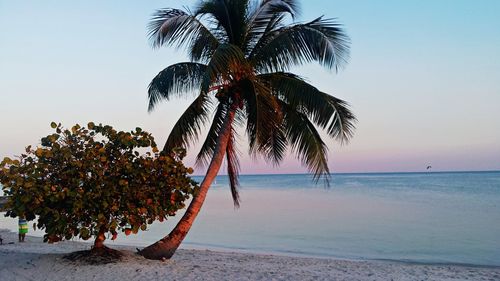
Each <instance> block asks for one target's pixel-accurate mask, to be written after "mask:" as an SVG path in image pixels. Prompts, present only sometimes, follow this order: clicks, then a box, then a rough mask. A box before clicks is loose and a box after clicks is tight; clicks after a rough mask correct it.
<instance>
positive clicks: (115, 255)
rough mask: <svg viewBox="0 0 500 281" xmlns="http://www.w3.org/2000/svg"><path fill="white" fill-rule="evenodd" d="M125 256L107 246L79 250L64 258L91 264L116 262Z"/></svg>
mask: <svg viewBox="0 0 500 281" xmlns="http://www.w3.org/2000/svg"><path fill="white" fill-rule="evenodd" d="M122 257H123V253H122V252H120V251H118V250H113V249H111V248H108V247H106V246H104V247H100V248H92V249H91V250H86V251H78V252H73V253H69V254H67V255H65V256H64V257H63V258H64V259H66V260H69V261H73V262H81V263H86V264H90V265H99V264H108V263H116V262H118V261H120V260H121V259H122Z"/></svg>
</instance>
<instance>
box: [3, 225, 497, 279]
mask: <svg viewBox="0 0 500 281" xmlns="http://www.w3.org/2000/svg"><path fill="white" fill-rule="evenodd" d="M0 235H1V236H2V237H3V238H4V243H9V242H15V243H14V244H6V245H5V244H4V245H2V246H0V280H1V281H9V280H50V281H52V280H71V281H77V280H209V281H210V280H214V281H215V280H492V281H493V280H500V267H474V266H460V265H423V264H409V263H400V262H387V261H348V260H336V259H318V258H297V257H286V256H273V255H257V254H248V253H229V252H215V251H208V250H183V249H181V250H179V251H178V252H177V253H176V255H175V256H174V257H173V259H171V260H168V261H164V262H162V261H152V260H146V259H144V258H142V257H140V256H138V255H136V254H135V253H134V251H135V250H134V248H132V247H126V246H122V247H120V246H118V247H117V246H114V247H113V248H115V249H120V250H123V251H124V252H125V257H124V259H123V261H121V262H118V263H114V264H106V265H86V264H82V263H80V262H69V261H67V260H65V259H63V258H62V257H63V255H64V254H66V253H70V252H73V251H78V250H85V249H89V247H90V245H89V244H87V243H81V242H73V241H65V242H61V243H58V244H55V245H49V244H46V243H42V240H41V238H39V237H31V236H29V237H26V242H25V243H17V234H15V233H12V232H9V231H7V230H0Z"/></svg>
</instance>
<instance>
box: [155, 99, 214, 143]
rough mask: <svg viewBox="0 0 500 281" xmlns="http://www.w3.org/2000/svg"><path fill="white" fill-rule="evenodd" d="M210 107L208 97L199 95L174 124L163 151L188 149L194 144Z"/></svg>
mask: <svg viewBox="0 0 500 281" xmlns="http://www.w3.org/2000/svg"><path fill="white" fill-rule="evenodd" d="M210 105H211V103H210V100H209V97H208V95H206V94H204V93H202V94H200V95H199V96H198V97H197V98H196V99H195V100H194V101H193V102H192V103H191V105H190V106H189V107H188V108H187V109H186V111H184V113H183V114H182V115H181V117H180V118H179V120H177V122H176V123H175V125H174V127H173V128H172V131H171V132H170V135H169V136H168V139H167V142H166V143H165V146H164V148H163V150H164V151H170V150H171V149H172V148H175V147H183V148H188V147H189V146H190V144H192V143H193V142H196V141H197V140H198V136H199V133H200V131H201V130H202V127H203V125H204V124H205V123H206V122H207V121H208V116H209V113H210Z"/></svg>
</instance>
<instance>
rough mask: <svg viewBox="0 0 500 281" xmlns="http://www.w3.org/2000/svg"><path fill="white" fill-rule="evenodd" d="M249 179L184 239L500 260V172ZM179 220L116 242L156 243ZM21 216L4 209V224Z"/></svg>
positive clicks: (320, 252)
mask: <svg viewBox="0 0 500 281" xmlns="http://www.w3.org/2000/svg"><path fill="white" fill-rule="evenodd" d="M197 179H200V178H197ZM240 182H241V185H242V189H241V197H242V204H241V208H240V209H234V207H233V205H232V201H231V195H230V192H229V188H228V186H227V178H225V177H219V178H218V179H217V182H216V184H214V186H213V188H212V189H211V190H210V191H209V195H208V197H207V201H206V203H205V205H204V206H203V210H202V213H201V214H200V216H199V217H198V219H197V221H196V222H195V225H194V226H193V228H192V230H191V232H190V233H189V235H188V237H187V239H186V241H185V243H184V245H183V247H185V248H204V249H206V248H209V249H219V250H221V249H222V250H236V251H249V252H259V253H273V254H285V255H304V256H316V257H337V258H347V259H389V260H402V261H414V262H426V263H427V262H429V263H466V264H477V265H497V266H499V265H500V172H474V173H394V174H339V175H334V176H333V179H332V182H331V185H330V187H329V188H325V187H324V185H323V184H322V183H320V184H319V185H316V184H314V182H312V181H311V178H310V177H309V176H307V175H256V176H250V175H247V176H241V178H240ZM175 222H176V220H171V221H168V222H166V223H163V224H154V225H153V226H152V227H151V228H150V229H149V231H146V232H142V233H139V234H138V235H135V236H130V237H120V238H119V239H118V240H117V241H116V242H111V243H110V245H111V246H112V244H113V243H116V244H133V245H139V246H142V245H147V244H149V243H151V242H153V241H155V240H157V239H158V238H160V237H161V236H163V235H165V234H167V233H168V231H169V230H170V229H171V228H172V227H173V225H174V224H175ZM15 223H16V221H13V220H10V219H6V218H1V219H0V228H11V229H15V227H16V224H15ZM31 233H33V231H32V232H31ZM36 234H38V235H40V233H39V232H36Z"/></svg>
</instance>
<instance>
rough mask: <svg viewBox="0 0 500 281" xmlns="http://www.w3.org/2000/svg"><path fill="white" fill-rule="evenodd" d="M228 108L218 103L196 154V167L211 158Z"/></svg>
mask: <svg viewBox="0 0 500 281" xmlns="http://www.w3.org/2000/svg"><path fill="white" fill-rule="evenodd" d="M228 109H229V107H228V106H227V105H226V104H224V103H219V105H218V106H217V110H216V111H215V114H214V117H213V121H212V125H211V126H210V128H209V130H208V134H207V137H206V138H205V141H204V142H203V144H202V146H201V149H200V152H199V153H198V155H197V156H196V165H197V166H198V167H204V166H208V164H209V163H210V161H211V160H212V157H213V155H214V151H215V147H216V144H217V139H218V137H219V134H220V131H221V129H222V125H223V123H224V120H225V119H226V115H227V114H228Z"/></svg>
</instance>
